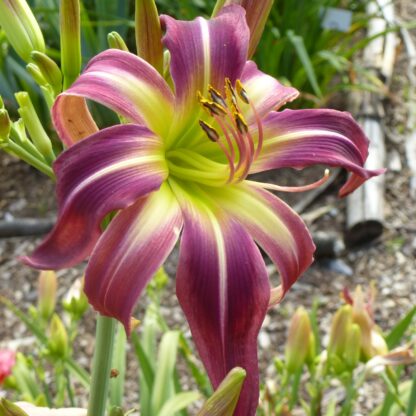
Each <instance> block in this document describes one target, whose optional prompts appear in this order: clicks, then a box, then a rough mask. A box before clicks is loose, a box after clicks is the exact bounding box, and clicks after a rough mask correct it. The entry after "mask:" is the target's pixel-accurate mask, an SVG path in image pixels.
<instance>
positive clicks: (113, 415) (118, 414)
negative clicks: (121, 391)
mask: <svg viewBox="0 0 416 416" xmlns="http://www.w3.org/2000/svg"><path fill="white" fill-rule="evenodd" d="M108 416H124V411H123V409H122V408H121V407H118V406H114V407H112V408H111V409H110V412H109V413H108Z"/></svg>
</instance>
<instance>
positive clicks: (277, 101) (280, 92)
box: [241, 61, 299, 125]
mask: <svg viewBox="0 0 416 416" xmlns="http://www.w3.org/2000/svg"><path fill="white" fill-rule="evenodd" d="M241 82H242V84H243V86H244V89H245V90H246V92H247V96H248V98H249V99H250V101H251V103H252V104H253V105H254V107H255V109H256V112H257V115H258V116H259V118H260V119H262V118H263V117H265V116H266V115H267V114H268V113H270V111H272V110H278V109H279V108H281V107H282V106H284V105H285V104H287V103H289V102H291V101H293V100H294V99H296V98H297V97H298V95H299V91H298V90H296V89H295V88H292V87H285V86H284V85H282V84H280V82H279V81H277V80H276V79H274V78H273V77H271V76H270V75H267V74H265V73H264V72H261V71H260V70H259V69H258V68H257V65H256V64H255V63H254V62H253V61H248V62H247V63H246V65H245V66H244V70H243V73H242V74H241ZM242 111H243V112H244V114H245V117H246V120H247V122H248V124H249V125H250V124H254V123H255V122H256V120H255V117H254V114H253V112H252V110H251V108H250V107H249V106H247V107H246V108H242Z"/></svg>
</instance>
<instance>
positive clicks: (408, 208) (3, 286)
mask: <svg viewBox="0 0 416 416" xmlns="http://www.w3.org/2000/svg"><path fill="white" fill-rule="evenodd" d="M397 12H398V13H399V15H400V16H401V17H402V18H403V19H404V20H407V21H410V20H412V19H413V20H414V19H416V4H414V3H412V2H411V1H406V0H401V1H398V2H397ZM412 35H413V37H414V38H415V39H416V31H413V33H412ZM406 65H407V60H406V55H405V53H404V51H403V48H401V49H400V48H399V49H398V57H397V64H396V69H395V75H394V80H393V86H392V88H391V98H390V100H389V101H387V102H386V105H385V108H386V112H387V115H386V119H385V127H386V131H388V133H389V135H388V136H389V140H388V141H387V143H386V145H387V151H388V155H390V156H391V155H393V153H394V155H398V156H399V160H400V165H401V169H400V170H398V171H395V170H389V171H388V172H387V173H386V193H385V197H386V201H385V202H386V205H385V214H386V228H385V231H384V233H383V235H382V237H381V238H379V239H378V240H377V241H374V242H372V243H371V244H368V245H366V246H363V247H359V248H355V249H350V250H348V251H347V252H345V254H343V255H342V256H341V257H340V259H339V261H338V262H335V263H334V262H330V261H321V262H317V263H316V264H314V265H313V266H312V267H311V268H310V269H309V270H308V271H307V272H306V273H305V274H304V276H303V277H302V278H301V279H300V281H299V282H298V283H297V284H296V285H295V286H294V287H293V288H292V290H291V291H290V292H289V293H288V295H287V297H286V298H285V300H284V301H283V303H282V304H281V305H280V306H279V307H278V308H275V309H273V310H272V311H270V313H269V314H268V316H267V318H266V321H265V324H264V326H263V329H262V331H261V333H260V337H259V346H260V367H261V369H262V379H263V380H264V379H265V378H267V377H270V376H271V374H272V372H271V367H272V364H271V363H272V358H273V356H275V355H276V354H281V353H282V351H283V344H284V340H285V333H286V330H287V323H288V317H289V316H290V315H291V314H292V313H293V312H294V310H295V309H296V307H297V306H299V305H304V306H305V307H310V306H311V304H312V302H313V300H314V299H318V300H319V302H320V304H321V307H320V309H319V325H320V329H321V331H322V334H325V333H327V329H328V327H329V322H330V316H331V314H332V313H333V312H334V311H335V310H336V309H337V308H338V306H339V305H340V304H341V301H340V299H339V293H340V291H341V290H342V289H343V287H344V286H348V287H350V288H353V287H354V286H355V285H357V284H362V285H363V286H367V285H368V284H369V282H370V281H372V280H374V281H375V282H376V284H377V287H378V290H379V295H378V298H377V305H376V309H375V318H376V322H377V323H378V325H379V326H380V327H381V328H382V329H383V330H385V331H388V330H389V328H391V327H392V326H393V325H394V323H395V322H397V321H398V320H399V319H400V318H401V317H402V316H403V315H404V314H405V313H406V312H407V311H408V310H409V309H410V307H411V306H412V305H414V299H415V295H416V267H415V266H416V262H415V258H416V215H415V208H414V207H415V203H416V201H415V200H412V199H411V198H410V194H409V177H410V171H409V169H408V166H407V163H406V157H405V151H404V140H405V137H406V133H407V131H406V129H405V126H406V120H407V107H406V105H405V102H404V100H403V99H402V97H403V96H404V92H405V91H406V90H407V88H408V81H407V78H406ZM311 172H312V174H316V173H317V172H316V171H311ZM0 175H1V178H2V180H1V182H0V219H11V218H20V217H37V218H43V217H46V218H47V217H51V216H52V215H54V212H55V208H56V207H55V202H54V186H53V184H52V183H51V182H50V181H49V180H48V179H46V178H45V177H43V176H41V175H40V174H39V173H37V172H36V171H34V170H33V169H31V168H30V167H28V166H26V165H25V164H23V163H21V162H18V161H16V160H14V159H12V158H11V157H9V156H8V155H6V154H4V153H0ZM271 178H272V179H276V181H277V183H279V184H285V183H292V184H293V183H297V182H299V181H302V180H303V178H304V179H306V180H307V181H309V180H310V176H309V173H308V172H306V173H303V174H302V173H293V172H289V171H285V172H283V173H279V174H273V175H272V176H271ZM335 189H336V187H335V186H331V187H330V188H329V189H328V190H327V192H326V193H325V194H324V195H322V196H321V197H319V199H317V200H316V201H315V202H314V204H313V205H312V206H310V207H309V208H308V212H311V211H314V210H315V209H316V208H318V207H321V206H329V207H331V208H330V209H329V210H328V212H327V213H326V214H325V215H323V216H320V217H319V218H318V219H316V220H315V221H314V222H313V223H311V224H310V228H311V229H312V230H313V231H330V232H335V233H339V234H342V233H343V231H344V227H345V202H344V201H342V200H338V199H337V197H336V191H335ZM282 197H284V195H282ZM296 198H301V196H297V197H292V199H291V200H290V201H289V202H290V203H296V202H297V200H298V199H296ZM306 214H307V213H306ZM306 216H308V215H306ZM39 241H40V238H36V237H14V238H4V239H0V292H1V294H2V295H5V296H7V297H8V298H9V299H11V300H12V301H13V302H15V303H16V304H17V305H19V306H20V307H22V308H27V307H28V306H29V305H30V304H33V302H34V301H35V299H36V282H37V272H36V271H34V270H31V269H29V268H27V267H25V266H23V265H21V264H20V263H19V262H18V260H17V257H18V256H20V255H23V254H27V253H30V252H31V250H32V249H33V248H34V247H35V246H36V244H37V243H38V242H39ZM175 253H176V252H175ZM175 253H174V255H173V256H172V258H171V259H169V262H168V263H167V266H166V267H167V270H168V272H169V274H170V275H171V276H174V270H175V264H176V258H177V256H176V255H175ZM270 270H271V272H272V279H276V278H277V276H276V273H275V272H274V269H273V267H272V266H271V267H270ZM81 274H82V266H81V267H79V268H77V269H73V270H64V271H61V272H59V277H60V289H59V293H60V294H61V295H62V294H64V293H65V291H66V290H67V289H68V287H69V286H70V284H71V282H72V281H73V280H74V278H76V277H77V276H80V275H81ZM173 293H174V282H173V279H172V280H171V283H170V284H169V288H168V292H167V294H166V296H165V299H164V302H163V307H162V312H163V314H164V315H165V316H166V318H167V320H168V322H169V323H170V324H171V325H172V326H173V327H180V328H183V329H185V330H186V324H185V322H184V320H183V317H182V313H181V311H180V308H179V306H178V304H177V302H176V298H175V297H174V296H173V295H172V294H173ZM145 302H146V300H144V301H143V302H142V304H145ZM142 310H143V305H142V307H141V309H140V310H139V311H138V312H137V316H138V317H140V316H141V313H142ZM93 317H94V314H93V312H92V311H90V312H89V313H88V314H87V316H86V317H85V319H84V321H83V326H82V337H80V338H79V339H78V341H77V344H76V345H75V349H76V350H77V354H78V355H79V360H80V363H81V364H82V365H84V366H85V367H88V357H89V356H90V355H91V354H92V352H93V327H94V319H93ZM0 322H1V325H0V346H4V345H10V343H12V344H13V342H14V340H16V339H17V340H22V339H25V338H26V337H28V336H29V335H30V334H29V333H28V332H27V331H26V329H25V328H24V326H23V325H22V324H21V323H20V322H19V321H18V320H17V319H16V318H15V317H14V316H13V315H12V314H11V313H9V312H8V311H6V310H5V309H4V308H3V307H0ZM29 342H30V340H29ZM128 373H129V381H128V386H127V391H129V392H130V393H129V404H131V405H134V403H135V401H136V400H137V393H136V391H137V387H136V377H137V376H136V374H137V367H136V364H135V363H134V360H129V369H128ZM0 394H1V391H0ZM80 394H81V392H80ZM383 395H384V390H383V388H382V386H380V384H379V383H377V382H375V383H370V384H369V385H367V386H366V388H365V390H364V391H363V394H362V396H361V397H362V399H360V403H359V407H358V408H357V413H356V414H357V415H359V414H363V415H366V414H368V412H369V410H370V409H374V407H375V406H376V404H377V403H379V402H380V401H381V400H382V398H383Z"/></svg>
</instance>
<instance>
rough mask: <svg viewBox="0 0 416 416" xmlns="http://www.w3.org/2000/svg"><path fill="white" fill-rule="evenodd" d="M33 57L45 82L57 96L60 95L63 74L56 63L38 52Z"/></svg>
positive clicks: (33, 53)
mask: <svg viewBox="0 0 416 416" xmlns="http://www.w3.org/2000/svg"><path fill="white" fill-rule="evenodd" d="M31 56H32V60H33V62H34V63H35V64H36V65H37V67H38V68H39V71H40V73H41V74H42V76H43V78H44V79H45V81H46V82H47V83H48V84H49V85H50V86H51V87H52V89H53V92H54V93H55V95H58V94H59V93H60V92H61V91H62V72H61V70H60V69H59V67H58V65H57V64H56V62H55V61H54V60H53V59H51V58H49V56H47V55H45V54H44V53H42V52H38V51H34V52H32V54H31Z"/></svg>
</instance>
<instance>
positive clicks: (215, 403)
mask: <svg viewBox="0 0 416 416" xmlns="http://www.w3.org/2000/svg"><path fill="white" fill-rule="evenodd" d="M245 378H246V372H245V370H243V369H242V368H240V367H235V368H233V369H232V370H231V371H230V372H229V373H228V374H227V376H226V377H225V378H224V380H223V381H222V382H221V384H220V385H219V386H218V388H217V390H215V392H214V394H213V395H212V396H211V397H210V398H209V399H208V400H207V401H206V402H205V404H204V405H203V406H202V409H201V410H200V412H199V413H198V416H227V415H232V414H234V410H235V408H236V406H237V402H238V399H239V398H240V392H241V388H242V387H243V383H244V380H245Z"/></svg>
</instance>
